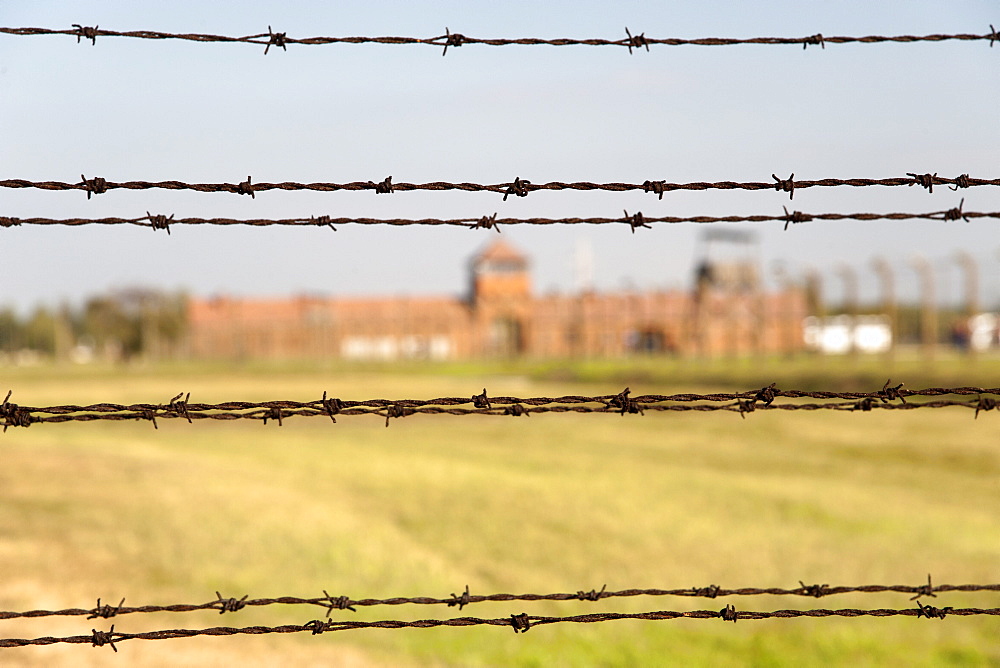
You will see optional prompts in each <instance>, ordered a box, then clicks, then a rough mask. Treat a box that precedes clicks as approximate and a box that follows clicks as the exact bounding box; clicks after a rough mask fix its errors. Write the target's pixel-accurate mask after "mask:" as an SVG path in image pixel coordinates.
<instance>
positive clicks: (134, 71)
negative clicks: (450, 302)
mask: <svg viewBox="0 0 1000 668" xmlns="http://www.w3.org/2000/svg"><path fill="white" fill-rule="evenodd" d="M996 10H997V5H996V3H995V2H950V3H942V2H914V1H907V2H877V3H874V2H870V1H869V2H801V1H799V2H755V3H747V2H717V3H705V2H671V3H641V2H615V3H610V2H576V3H568V2H504V3H471V2H433V3H431V2H428V3H417V2H357V3H334V2H330V3H318V2H316V3H263V2H198V3H194V2H183V1H177V2H169V3H165V2H164V3H155V4H152V3H134V2H80V1H78V2H46V1H39V2H31V3H25V2H7V1H3V0H0V25H4V26H36V27H48V28H68V27H69V26H70V25H71V24H73V23H81V24H84V25H95V24H99V25H100V27H101V28H105V29H112V30H139V29H147V30H159V31H167V32H208V33H218V34H228V35H241V34H252V33H257V32H262V31H264V30H266V29H267V26H268V25H269V24H270V25H271V26H272V27H273V28H274V29H275V30H277V31H283V32H287V33H288V34H289V36H295V37H306V36H316V35H405V36H420V37H430V36H434V35H437V34H441V33H443V32H444V28H445V26H448V27H450V28H451V30H452V31H453V32H461V33H464V34H467V35H474V36H477V37H521V36H534V37H604V38H609V39H614V38H618V37H620V36H622V35H624V28H625V26H628V27H629V28H630V29H631V30H632V32H633V34H635V33H638V32H643V31H644V32H645V33H646V35H647V36H651V37H653V36H655V37H706V36H718V37H752V36H803V35H810V34H814V33H817V32H822V33H824V34H827V35H835V34H840V35H862V34H927V33H934V32H945V33H949V32H971V33H980V34H981V33H985V32H987V31H988V29H989V24H990V23H991V22H992V23H993V24H994V25H1000V12H997V11H996ZM262 52H263V48H262V47H257V46H253V45H245V44H200V43H192V42H179V41H163V42H159V41H148V40H132V39H123V38H99V39H98V41H97V45H96V46H91V45H90V44H89V43H81V44H79V45H78V44H77V43H76V41H75V39H73V38H70V37H59V36H51V37H14V36H6V35H0V100H2V104H0V132H2V136H3V146H2V152H0V175H2V176H0V178H25V179H31V180H58V181H77V180H79V175H80V174H81V173H84V174H86V175H87V176H88V177H92V176H102V177H104V178H107V179H108V180H116V181H123V180H133V179H135V180H161V179H178V180H182V181H189V182H199V181H205V182H233V183H235V182H238V181H241V180H243V179H245V177H246V176H247V174H251V175H253V179H254V181H258V182H259V181H282V180H297V181H334V182H337V181H353V180H375V181H378V180H381V179H382V178H384V177H385V176H387V175H389V174H391V175H392V176H393V179H394V180H395V181H397V182H399V181H410V182H421V181H433V180H445V181H476V182H480V183H493V182H504V181H510V180H512V179H513V178H514V177H515V176H520V177H521V178H524V179H529V180H531V181H536V182H543V181H550V180H563V181H573V180H592V181H628V182H639V183H641V182H642V181H644V180H646V179H666V180H670V181H695V180H709V181H716V180H741V181H767V180H770V175H771V173H772V172H774V173H777V174H778V175H779V176H783V177H784V176H787V175H788V174H789V173H791V172H794V173H795V175H796V177H797V178H803V179H811V178H823V177H838V178H847V177H872V178H883V177H892V176H903V175H905V173H906V172H921V173H922V172H935V171H936V172H938V173H939V174H940V175H942V176H949V177H954V176H957V175H959V174H961V173H969V174H970V175H972V176H977V177H983V178H997V177H998V176H1000V164H998V157H997V156H998V155H1000V154H998V151H997V149H998V147H1000V122H998V114H997V109H1000V48H997V47H996V46H995V47H994V48H993V49H990V48H989V46H988V42H947V43H940V44H900V45H895V44H882V45H828V46H827V48H826V49H825V50H821V49H819V48H816V47H810V48H809V49H807V50H805V51H803V50H802V49H801V47H797V46H732V47H667V46H654V47H652V49H651V51H650V52H649V53H647V52H645V51H642V52H640V53H636V54H634V55H632V56H629V54H628V52H627V51H626V50H624V49H619V48H613V47H608V48H589V47H558V48H554V47H518V46H508V47H502V48H494V47H486V46H475V45H469V46H465V47H462V48H461V49H454V50H452V49H449V52H448V56H447V57H445V58H442V57H441V53H440V49H439V48H435V47H430V46H420V45H414V46H379V45H365V46H354V45H331V46H299V45H290V46H289V47H288V51H287V52H282V51H280V50H278V51H277V52H276V53H275V50H274V49H273V48H272V53H271V54H270V55H268V56H266V57H265V56H264V55H263V53H262ZM962 196H964V197H965V198H966V202H965V208H966V209H967V210H977V211H997V210H1000V189H997V188H986V187H982V188H972V189H969V190H965V191H963V192H961V193H952V192H950V191H948V190H947V189H945V188H943V187H942V188H935V191H934V193H933V195H930V194H928V193H927V192H926V191H923V190H921V189H919V188H891V189H890V188H863V189H848V188H836V189H810V190H802V191H799V192H797V193H796V195H795V200H794V208H796V209H801V210H803V211H809V212H827V211H833V212H838V211H839V212H849V211H930V210H943V209H947V208H950V207H952V206H955V205H957V204H958V200H959V199H960V198H961V197H962ZM788 204H789V202H788V198H787V195H786V194H784V193H778V192H772V191H767V192H715V191H709V192H694V193H681V192H678V193H670V194H667V195H665V196H664V198H663V200H662V201H658V200H656V198H655V197H654V196H653V195H647V194H643V193H628V194H621V193H572V192H535V193H532V194H531V195H530V196H529V197H526V198H523V199H522V198H510V199H508V201H507V202H502V201H501V198H500V196H498V195H494V194H489V193H426V192H413V193H396V194H393V195H388V196H387V195H378V196H376V195H375V194H374V193H371V192H360V193H303V192H294V193H286V192H274V191H272V192H266V193H258V194H257V196H256V198H255V199H253V200H250V199H249V198H245V197H238V196H235V195H228V194H200V193H191V192H168V191H155V190H154V191H138V192H131V191H111V192H109V193H107V194H104V195H101V196H98V197H95V198H93V199H91V200H90V201H88V200H87V198H86V196H85V195H84V194H83V193H81V192H76V191H73V192H61V193H60V192H56V193H48V192H43V191H38V190H20V191H19V190H9V189H4V190H3V191H0V215H8V216H18V217H30V216H44V217H54V218H59V217H70V216H81V217H98V216H123V217H134V216H139V215H142V214H143V213H144V212H145V211H146V210H149V211H151V212H153V213H167V214H169V213H173V214H175V215H177V216H178V217H181V216H202V217H211V216H226V217H234V218H243V217H255V216H259V217H294V216H309V215H320V214H327V215H331V216H365V217H396V216H398V217H425V216H426V217H458V216H481V215H487V214H492V213H493V212H495V211H496V212H499V214H500V215H501V216H514V217H527V216H551V217H563V216H618V215H620V214H621V212H622V210H623V209H628V210H629V211H630V212H633V211H636V210H641V211H642V212H643V213H644V214H645V215H647V216H655V215H696V214H706V215H729V214H752V213H766V214H774V213H780V211H781V207H782V205H788ZM781 227H782V226H781V224H780V223H773V224H760V225H754V226H753V229H754V230H757V231H758V232H759V238H760V255H761V257H762V259H763V261H764V262H765V267H766V268H770V267H771V266H772V264H773V262H774V261H775V260H784V261H785V263H786V264H787V266H788V267H789V268H790V269H792V270H793V271H795V270H800V269H802V268H804V267H805V266H807V265H812V266H815V267H818V268H820V269H822V270H824V271H826V272H827V274H828V275H829V276H830V280H829V281H828V282H829V283H830V286H831V291H830V293H831V297H834V298H835V297H836V296H837V295H838V294H839V290H838V289H837V286H836V284H837V281H836V280H835V279H834V278H833V274H832V269H833V268H834V267H835V266H836V265H837V264H838V263H841V262H849V263H853V264H854V265H855V266H857V267H858V268H859V270H861V271H862V277H863V279H864V281H865V283H864V288H865V292H864V294H865V295H866V296H867V295H871V296H874V294H875V292H874V276H873V274H872V272H871V271H870V270H869V269H868V265H869V260H870V258H871V257H872V256H873V255H876V254H882V255H885V256H886V257H888V258H889V259H890V260H891V261H892V262H893V264H894V266H896V267H897V268H898V269H899V275H898V280H899V282H900V286H901V292H902V293H903V294H904V296H907V295H909V296H912V295H913V294H914V292H915V284H916V277H915V275H914V273H913V271H912V270H910V269H909V268H908V267H907V264H906V263H907V261H908V259H909V258H911V257H912V256H913V255H914V254H917V253H923V254H925V255H927V256H928V257H930V258H931V259H933V260H935V261H936V262H937V263H938V265H939V266H940V268H941V277H942V283H941V285H940V288H941V292H942V296H943V298H951V299H955V298H957V296H958V294H959V288H960V283H959V280H958V273H957V269H955V267H954V263H953V262H951V260H950V258H951V256H952V255H953V253H954V252H955V251H957V250H960V249H964V250H967V251H969V252H972V253H973V254H974V255H975V256H976V257H977V258H979V259H980V261H981V262H982V265H983V274H984V276H983V283H984V291H983V299H984V301H985V302H986V303H987V304H989V305H996V304H997V302H1000V256H998V251H1000V234H997V232H996V230H997V229H998V222H997V221H995V220H994V221H988V220H987V221H983V220H980V221H974V222H971V223H968V224H966V223H961V222H960V223H916V222H906V223H897V224H890V223H822V222H817V223H811V224H805V225H798V226H795V227H794V228H793V229H791V230H789V231H788V232H782V230H781ZM702 230H703V228H701V227H696V226H693V225H685V226H669V227H668V226H658V227H655V228H654V229H652V230H639V231H638V232H637V233H636V234H635V235H632V234H630V233H629V231H628V229H627V228H624V227H618V226H613V227H608V228H600V229H598V228H593V227H588V228H585V229H582V228H576V227H565V226H561V227H552V228H530V229H529V228H525V227H518V228H508V229H506V230H505V231H504V232H503V234H504V235H505V237H506V238H507V239H508V240H509V241H511V242H513V243H515V244H517V245H518V246H520V247H521V248H523V249H524V250H526V251H527V252H528V253H529V254H530V255H531V256H532V258H533V260H534V265H535V276H536V288H537V289H538V290H539V291H541V292H544V291H548V290H552V289H557V290H570V289H572V288H573V285H574V282H573V252H574V249H575V248H576V247H577V246H578V244H580V243H581V240H585V242H583V243H589V244H590V245H591V246H592V247H593V249H594V255H595V261H596V262H595V265H596V266H595V273H596V283H597V287H598V288H600V289H618V288H620V287H622V286H624V285H626V284H628V285H632V286H636V287H640V288H653V287H664V286H678V287H679V286H685V285H687V284H688V283H689V280H690V276H691V268H692V263H693V259H694V253H695V249H696V241H697V239H698V236H699V235H700V234H701V232H702ZM493 236H495V234H494V233H493V232H488V231H482V230H477V231H469V230H462V229H451V230H449V229H432V228H419V227H415V228H407V229H400V228H359V227H343V228H341V229H340V230H339V231H338V232H336V233H334V232H331V231H329V230H324V229H301V230H300V229H287V228H271V229H239V228H226V229H208V228H194V227H176V228H174V229H173V230H172V234H171V235H170V236H169V237H168V236H167V235H166V234H164V233H162V232H153V231H150V230H148V229H140V228H134V229H133V228H125V227H109V228H103V227H87V228H49V229H42V228H33V227H21V228H17V229H4V230H0V304H14V305H17V306H19V307H21V308H24V307H26V306H27V305H29V304H32V303H34V302H36V301H38V300H44V301H47V302H49V303H53V302H55V301H58V300H61V299H72V300H75V299H79V298H81V297H82V296H84V295H86V294H89V293H93V292H97V291H100V290H104V289H107V288H110V287H120V286H124V285H136V284H141V285H153V286H159V287H164V288H170V289H173V288H181V287H183V288H187V289H189V290H190V291H191V292H193V293H194V294H199V295H211V294H218V293H228V294H235V295H282V294H292V293H302V292H309V293H319V294H372V293H375V294H389V295H393V294H422V293H431V294H452V293H458V292H460V291H461V290H462V289H463V288H464V286H465V284H466V281H465V271H466V260H467V258H468V257H469V256H470V255H471V254H472V253H473V252H474V251H475V250H476V249H477V248H479V247H481V246H482V245H483V244H485V243H487V242H488V241H490V240H492V237H493Z"/></svg>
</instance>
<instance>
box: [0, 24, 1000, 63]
mask: <svg viewBox="0 0 1000 668" xmlns="http://www.w3.org/2000/svg"><path fill="white" fill-rule="evenodd" d="M0 34H7V35H13V36H38V35H67V36H70V37H76V40H77V42H78V43H79V42H80V41H81V40H89V41H90V43H91V44H92V45H96V44H97V38H98V37H127V38H134V39H147V40H184V41H191V42H223V43H245V44H256V45H259V46H263V47H265V48H264V54H265V55H266V54H267V53H268V52H269V51H270V48H271V47H272V46H274V47H280V48H281V49H283V50H286V51H287V45H289V44H303V45H309V46H317V45H326V44H383V45H402V44H425V45H429V46H435V47H439V48H443V50H442V52H441V55H447V53H448V48H449V47H452V48H458V47H461V46H466V45H470V44H479V45H484V46H511V45H518V46H617V47H624V48H627V49H628V51H629V53H632V51H633V49H635V50H640V49H643V48H644V49H646V50H647V51H649V47H650V46H659V45H663V46H735V45H742V44H758V45H802V47H803V49H805V48H806V47H808V46H819V47H821V48H824V49H825V48H826V45H827V44H878V43H897V44H912V43H916V42H947V41H962V42H971V41H989V42H990V46H991V47H992V46H993V42H995V41H1000V34H998V33H997V31H996V29H994V28H993V26H992V25H990V32H988V33H985V34H975V33H953V34H941V33H935V34H929V35H864V36H857V37H855V36H846V35H831V36H826V35H823V34H821V33H816V34H813V35H806V36H803V37H750V38H734V37H697V38H692V39H685V38H679V37H659V38H658V37H647V36H646V34H645V33H644V32H643V33H637V34H632V32H631V31H630V30H629V29H628V28H625V36H624V37H621V38H619V39H600V38H583V39H575V38H567V37H560V38H553V39H543V38H537V37H518V38H483V37H471V36H469V35H464V34H462V33H453V32H451V31H450V30H449V29H447V28H446V29H445V33H444V34H443V35H436V36H434V37H393V36H383V37H351V36H342V37H336V36H333V37H328V36H319V37H299V38H296V37H289V36H288V35H287V33H284V32H274V31H273V30H272V29H271V26H268V29H267V32H266V33H257V34H254V35H242V36H227V35H213V34H204V33H171V32H160V31H153V30H128V31H119V30H107V29H101V28H100V26H84V25H80V24H74V25H73V27H72V28H65V29H52V28H32V27H17V28H15V27H2V28H0Z"/></svg>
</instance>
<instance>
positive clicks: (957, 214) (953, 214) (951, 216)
mask: <svg viewBox="0 0 1000 668" xmlns="http://www.w3.org/2000/svg"><path fill="white" fill-rule="evenodd" d="M964 205H965V198H964V197H963V198H962V201H960V202H959V203H958V206H957V207H955V208H953V209H948V210H947V211H945V212H943V213H942V214H941V216H942V217H941V220H964V221H965V222H969V219H968V218H967V217H966V216H965V214H963V213H962V207H963V206H964Z"/></svg>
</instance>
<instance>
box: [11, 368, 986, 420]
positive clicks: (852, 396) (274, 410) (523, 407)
mask: <svg viewBox="0 0 1000 668" xmlns="http://www.w3.org/2000/svg"><path fill="white" fill-rule="evenodd" d="M12 393H13V391H12V390H11V391H8V393H7V396H6V398H5V399H4V401H3V403H2V404H0V424H2V425H3V430H4V431H5V432H6V431H7V428H8V427H28V426H30V425H32V424H36V423H59V422H90V421H95V420H148V421H150V422H152V423H153V427H154V428H158V425H157V423H156V420H157V419H158V418H160V419H164V418H165V419H171V418H174V419H176V418H181V419H185V420H187V421H188V422H189V423H190V422H193V421H195V420H261V421H262V422H263V423H264V424H265V425H266V424H267V421H268V420H273V421H275V422H277V423H278V425H279V426H281V425H282V424H283V423H284V420H285V419H286V418H290V417H295V416H299V417H315V416H326V417H329V418H330V419H331V420H332V421H333V422H334V423H335V422H336V421H337V416H338V415H348V416H350V415H375V416H378V417H380V418H384V419H385V426H387V427H388V426H389V422H390V420H391V419H392V418H404V417H407V416H411V415H416V414H429V415H495V416H499V415H508V416H515V417H518V416H531V415H532V414H536V413H606V414H619V415H625V414H626V413H628V414H642V413H644V412H646V411H654V412H657V411H675V412H690V411H700V412H715V411H726V412H732V413H738V414H739V415H740V416H741V417H745V416H746V414H747V413H753V412H755V411H768V410H772V411H773V410H777V411H816V410H836V411H846V412H856V411H860V412H869V411H872V410H915V409H919V408H947V407H961V408H968V409H972V410H974V411H975V417H977V418H978V417H979V413H980V412H983V411H991V410H996V409H997V408H998V407H1000V400H998V399H996V398H994V396H997V395H1000V388H983V387H931V388H925V389H921V390H906V389H903V384H902V383H900V384H898V385H895V386H892V385H891V384H890V382H889V381H887V382H886V383H885V385H884V386H883V387H882V389H881V390H877V391H873V392H829V391H806V390H781V389H778V388H777V387H776V386H775V384H774V383H772V384H771V385H769V386H767V387H763V388H761V389H758V390H750V391H746V392H730V393H716V394H690V393H688V394H669V395H663V394H647V395H640V396H635V397H632V396H630V389H629V388H627V387H626V388H625V389H624V390H623V391H621V392H619V393H617V394H604V395H597V396H581V395H567V396H562V397H526V398H522V397H508V396H501V397H489V396H487V392H486V389H485V388H484V389H483V392H482V393H481V394H475V395H472V396H471V397H469V398H466V397H439V398H436V399H366V400H362V401H351V400H345V399H340V398H335V397H328V396H327V393H326V392H324V393H323V397H322V398H320V399H317V400H313V401H293V400H276V401H262V402H249V401H226V402H222V403H191V402H190V393H188V394H187V395H185V394H184V393H183V392H182V393H180V394H178V395H177V396H176V397H174V398H173V399H171V400H170V401H169V402H167V403H166V404H150V403H144V404H115V403H98V404H89V405H72V404H70V405H60V406H21V405H18V404H15V403H11V401H10V397H11V395H12ZM989 395H994V396H989ZM946 396H975V398H974V399H968V400H955V399H935V400H930V401H921V402H907V401H906V398H907V397H921V398H926V397H946ZM778 397H785V398H790V399H806V398H809V399H822V400H824V402H823V403H774V400H775V399H776V398H778ZM897 399H898V400H899V402H900V403H894V401H895V400H897ZM469 404H471V405H472V407H471V408H469V407H467V406H468V405H469Z"/></svg>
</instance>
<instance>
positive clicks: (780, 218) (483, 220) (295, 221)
mask: <svg viewBox="0 0 1000 668" xmlns="http://www.w3.org/2000/svg"><path fill="white" fill-rule="evenodd" d="M964 201H965V200H962V202H961V203H959V205H958V206H957V207H954V208H952V209H947V210H944V211H932V212H926V213H804V212H802V211H793V212H789V211H788V210H787V209H785V212H784V214H782V215H773V216H769V215H750V216H655V217H654V216H645V215H643V214H642V212H641V211H640V212H636V213H634V214H629V213H628V211H625V212H624V213H625V215H624V216H623V217H621V218H604V217H590V218H497V217H496V216H497V214H496V213H494V214H493V215H492V216H480V217H476V218H334V217H332V216H328V215H323V216H310V217H308V218H305V217H300V218H241V219H239V218H174V216H173V214H171V215H170V216H167V215H164V214H151V213H149V212H148V211H147V212H146V215H145V216H140V217H138V218H15V217H12V216H0V227H18V226H21V225H43V226H45V225H66V226H69V227H76V226H81V225H136V226H139V227H148V228H150V229H153V230H165V231H166V232H167V234H170V227H171V226H172V225H219V226H231V225H246V226H249V227H269V226H292V227H329V228H331V229H333V231H335V232H336V231H337V227H336V226H337V225H389V226H409V225H428V226H454V227H465V228H468V229H473V230H475V229H481V228H482V229H487V230H489V229H493V230H496V231H497V232H499V231H500V226H501V225H503V226H507V225H615V224H619V225H627V226H628V227H630V228H631V229H632V230H633V231H634V230H635V228H637V227H649V224H650V223H652V224H656V223H665V224H678V223H706V224H707V223H763V222H784V223H785V229H788V225H789V224H797V223H807V222H811V221H814V220H856V221H877V220H937V221H946V222H948V221H955V220H964V221H965V222H969V221H970V220H972V219H977V218H1000V211H994V212H980V211H963V209H962V207H963V204H964Z"/></svg>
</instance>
